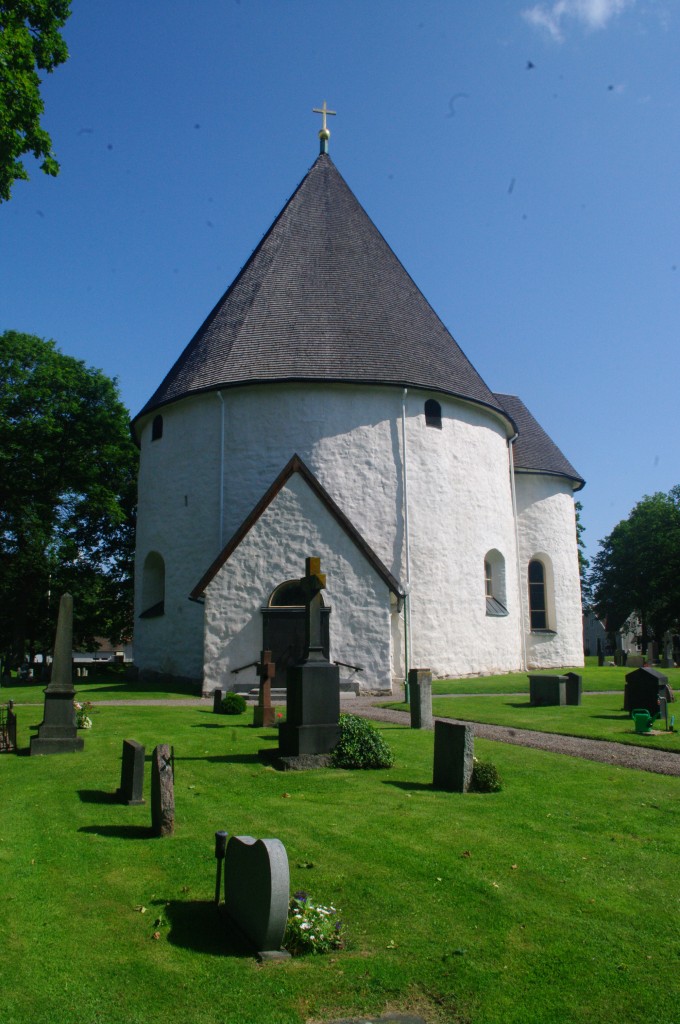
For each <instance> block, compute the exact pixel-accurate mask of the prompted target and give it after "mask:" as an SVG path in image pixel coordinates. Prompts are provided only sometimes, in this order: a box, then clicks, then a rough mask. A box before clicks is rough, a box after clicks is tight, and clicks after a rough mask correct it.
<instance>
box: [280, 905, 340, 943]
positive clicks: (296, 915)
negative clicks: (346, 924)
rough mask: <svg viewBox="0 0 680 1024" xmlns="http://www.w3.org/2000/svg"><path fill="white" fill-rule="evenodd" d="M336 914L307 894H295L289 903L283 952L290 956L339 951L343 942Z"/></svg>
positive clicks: (332, 908)
mask: <svg viewBox="0 0 680 1024" xmlns="http://www.w3.org/2000/svg"><path fill="white" fill-rule="evenodd" d="M338 914H339V911H338V910H336V908H335V907H333V906H330V907H323V906H321V904H318V903H314V902H313V901H312V899H311V898H310V896H309V895H308V894H307V893H306V892H303V891H300V892H296V893H295V894H294V896H293V897H292V899H291V901H290V908H289V913H288V924H287V926H286V934H285V936H284V939H283V946H284V949H287V950H288V952H289V953H292V954H293V956H302V955H303V954H304V953H330V952H331V951H332V950H334V949H342V948H343V946H344V945H345V939H344V935H343V930H342V921H341V920H340V918H339V916H338Z"/></svg>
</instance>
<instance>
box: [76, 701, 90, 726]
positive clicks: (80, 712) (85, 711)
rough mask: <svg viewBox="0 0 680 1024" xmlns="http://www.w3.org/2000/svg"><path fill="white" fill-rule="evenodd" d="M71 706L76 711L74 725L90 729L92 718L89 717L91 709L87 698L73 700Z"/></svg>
mask: <svg viewBox="0 0 680 1024" xmlns="http://www.w3.org/2000/svg"><path fill="white" fill-rule="evenodd" d="M73 708H74V710H75V713H76V726H77V727H78V728H79V729H91V728H92V719H91V718H90V712H91V711H92V703H91V701H89V700H86V701H83V702H82V703H81V702H80V701H77V700H74V701H73Z"/></svg>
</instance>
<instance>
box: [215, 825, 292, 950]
mask: <svg viewBox="0 0 680 1024" xmlns="http://www.w3.org/2000/svg"><path fill="white" fill-rule="evenodd" d="M224 892H225V911H226V914H227V917H228V918H229V919H230V921H231V922H232V923H233V924H235V925H236V927H237V928H238V929H239V931H240V932H242V933H243V935H244V936H245V937H246V939H247V940H248V942H249V943H250V944H251V945H252V946H253V948H254V949H255V950H256V951H257V955H258V958H259V959H260V960H271V959H279V958H283V957H286V958H287V957H288V956H289V955H290V954H289V953H286V952H285V951H284V950H282V949H281V943H282V942H283V936H284V933H285V930H286V922H287V920H288V904H289V902H290V871H289V868H288V854H287V853H286V848H285V846H284V845H283V843H282V842H281V841H280V840H279V839H253V838H252V836H231V838H230V839H229V842H228V843H227V851H226V856H225V859H224Z"/></svg>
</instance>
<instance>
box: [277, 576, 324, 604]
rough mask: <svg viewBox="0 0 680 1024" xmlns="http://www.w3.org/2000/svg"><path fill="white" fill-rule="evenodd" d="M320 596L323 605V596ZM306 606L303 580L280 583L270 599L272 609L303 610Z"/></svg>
mask: <svg viewBox="0 0 680 1024" xmlns="http://www.w3.org/2000/svg"><path fill="white" fill-rule="evenodd" d="M320 596H321V603H322V604H323V595H320ZM304 604H305V592H304V588H303V586H302V580H286V582H285V583H280V584H279V586H278V587H276V589H275V590H273V591H272V593H271V595H270V597H269V607H270V608H303V607H304Z"/></svg>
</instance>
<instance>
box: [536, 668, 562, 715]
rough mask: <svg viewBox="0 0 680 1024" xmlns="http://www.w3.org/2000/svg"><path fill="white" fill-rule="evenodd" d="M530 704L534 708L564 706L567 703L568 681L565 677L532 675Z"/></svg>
mask: <svg viewBox="0 0 680 1024" xmlns="http://www.w3.org/2000/svg"><path fill="white" fill-rule="evenodd" d="M529 703H530V704H531V705H532V707H547V706H550V705H558V706H564V705H565V704H566V703H567V680H566V678H565V676H532V675H530V676H529Z"/></svg>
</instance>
